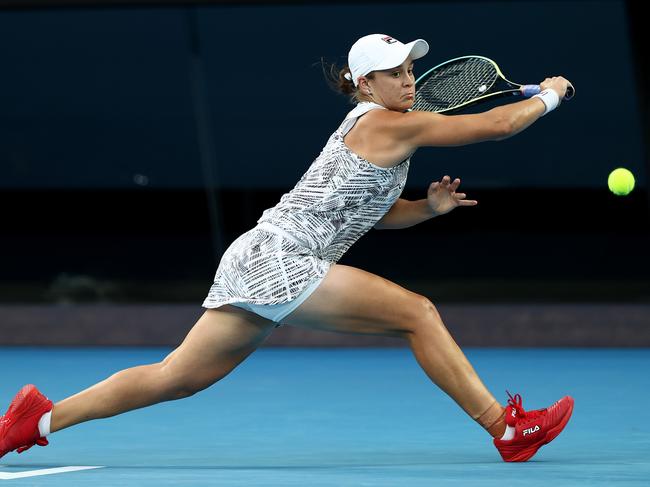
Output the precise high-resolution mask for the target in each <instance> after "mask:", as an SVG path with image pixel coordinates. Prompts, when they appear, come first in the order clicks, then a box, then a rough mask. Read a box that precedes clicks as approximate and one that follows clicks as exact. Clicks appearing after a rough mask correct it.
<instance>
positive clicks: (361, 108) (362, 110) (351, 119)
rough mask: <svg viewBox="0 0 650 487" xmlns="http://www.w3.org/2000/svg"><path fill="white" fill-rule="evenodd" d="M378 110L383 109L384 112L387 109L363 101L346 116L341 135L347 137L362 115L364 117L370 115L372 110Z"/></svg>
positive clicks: (341, 126)
mask: <svg viewBox="0 0 650 487" xmlns="http://www.w3.org/2000/svg"><path fill="white" fill-rule="evenodd" d="M377 108H381V109H382V110H385V109H386V108H385V107H383V106H381V105H380V104H378V103H374V102H371V101H363V102H361V103H359V104H358V105H357V106H356V107H354V108H353V109H352V110H351V111H350V112H349V113H348V114H347V115H346V116H345V119H344V120H343V123H341V125H340V126H339V131H340V132H341V135H342V136H343V137H345V135H346V134H347V133H348V132H349V131H350V130H352V127H354V124H355V123H357V120H358V119H359V117H360V116H361V115H364V114H366V113H368V112H369V111H370V110H375V109H377Z"/></svg>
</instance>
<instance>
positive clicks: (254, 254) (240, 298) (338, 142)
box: [203, 102, 410, 308]
mask: <svg viewBox="0 0 650 487" xmlns="http://www.w3.org/2000/svg"><path fill="white" fill-rule="evenodd" d="M374 109H383V107H382V106H381V105H378V104H375V103H368V102H366V103H360V104H359V105H357V107H356V108H355V109H353V110H352V111H351V112H350V113H349V114H348V115H347V117H346V118H345V120H344V121H343V123H342V124H341V125H340V127H339V128H338V129H337V130H336V132H334V133H333V134H332V135H331V136H330V138H329V140H328V141H327V144H326V145H325V147H324V148H323V150H322V151H321V153H320V155H319V156H318V157H317V158H316V159H315V160H314V162H313V163H312V164H311V166H310V167H309V169H308V170H307V172H306V173H305V174H304V175H303V176H302V178H301V179H300V181H298V183H297V184H296V186H295V187H294V188H293V189H292V190H291V191H290V192H289V193H286V194H284V195H283V196H282V198H281V199H280V202H279V203H278V204H277V205H276V206H274V207H273V208H269V209H267V210H265V211H264V213H263V214H262V216H261V218H260V219H259V220H258V221H257V223H258V225H257V226H256V227H255V228H253V229H252V230H249V231H248V232H246V233H244V234H243V235H241V236H240V237H239V238H237V239H236V240H235V241H234V242H233V243H232V244H231V245H230V247H228V249H227V250H226V252H225V253H224V254H223V256H222V258H221V262H220V263H219V267H218V269H217V272H216V274H215V278H214V284H213V285H212V287H211V288H210V291H209V293H208V296H207V298H206V299H205V301H204V303H203V306H204V307H206V308H217V307H219V306H222V305H224V304H228V303H235V302H247V303H251V304H257V305H264V304H269V305H270V304H281V303H286V302H289V301H291V300H293V299H295V298H296V297H297V296H298V295H299V294H300V293H301V292H302V291H303V290H304V289H305V288H306V287H307V286H309V284H310V283H312V282H313V281H314V280H316V279H319V278H322V277H323V276H324V275H325V274H326V273H327V271H328V269H329V268H330V266H331V265H332V264H334V263H336V262H337V261H338V260H339V259H340V258H341V257H342V256H343V254H344V253H345V252H346V251H347V250H348V249H349V248H350V246H352V244H354V243H355V242H356V241H357V240H358V239H359V238H360V237H361V236H363V235H364V234H365V233H366V232H368V231H369V230H370V229H371V228H372V227H373V226H374V225H375V224H376V223H377V222H378V221H379V220H380V219H381V218H382V217H383V216H384V215H385V214H386V213H387V212H388V210H389V209H390V208H391V206H393V204H394V203H395V201H396V200H397V199H398V198H399V196H400V194H401V193H402V190H403V189H404V185H405V183H406V177H407V173H408V168H409V163H410V159H406V160H404V161H403V162H401V163H400V164H398V165H396V166H394V167H390V168H384V167H380V166H376V165H374V164H372V163H370V162H368V161H366V160H365V159H363V158H361V157H360V156H358V155H357V154H355V153H354V152H352V151H351V150H350V149H349V148H348V147H347V146H346V145H345V144H344V142H343V138H344V137H345V135H346V134H347V133H348V132H349V131H350V129H351V128H352V127H353V126H354V123H355V122H356V121H357V119H358V118H359V117H360V116H361V115H363V114H364V113H367V112H368V111H370V110H374Z"/></svg>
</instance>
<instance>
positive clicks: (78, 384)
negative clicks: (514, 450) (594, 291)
mask: <svg viewBox="0 0 650 487" xmlns="http://www.w3.org/2000/svg"><path fill="white" fill-rule="evenodd" d="M168 351H169V350H168V349H166V348H38V349H37V348H3V349H0V365H1V366H2V370H3V371H4V372H5V373H4V377H3V380H2V390H1V391H0V400H1V401H2V403H3V404H8V402H9V401H10V400H11V397H12V396H13V394H14V393H15V392H16V390H17V389H18V388H19V387H20V386H21V385H23V384H24V383H29V382H33V383H35V384H36V385H38V386H39V388H41V390H42V391H43V392H44V393H45V394H47V395H48V396H49V397H50V398H51V399H52V400H54V401H55V402H56V401H58V400H59V399H61V398H63V397H65V396H68V395H70V394H72V393H75V392H77V391H78V390H80V389H81V388H85V387H87V386H90V385H91V384H93V383H95V382H97V381H98V380H101V379H102V378H104V377H106V376H108V375H110V374H112V373H113V372H115V371H117V370H119V369H122V368H125V367H130V366H133V365H137V364H142V363H148V362H154V361H159V360H160V359H161V358H163V357H164V356H165V354H166V353H168ZM467 354H468V357H469V359H470V361H471V362H472V363H473V365H474V366H475V368H476V369H477V370H478V372H479V374H480V375H481V376H482V378H483V380H484V381H485V382H486V384H487V385H488V387H489V388H490V389H492V390H493V391H494V392H495V394H496V395H497V397H498V398H500V399H502V398H503V397H504V396H505V391H504V389H505V388H506V387H507V388H508V389H509V390H510V391H511V392H513V393H514V392H519V393H521V394H522V396H523V397H524V407H526V408H530V409H535V408H539V407H546V406H547V405H549V404H550V403H551V402H552V401H554V400H556V399H558V398H560V397H561V396H563V395H565V394H570V395H572V396H573V397H574V398H575V400H576V407H575V411H574V414H573V417H572V419H571V421H570V422H569V424H568V426H567V428H566V429H565V431H564V432H563V433H562V435H561V436H560V437H559V438H558V439H557V440H555V441H554V442H553V443H551V444H550V445H547V446H546V447H544V448H542V449H541V450H540V452H539V453H538V454H537V455H536V456H535V457H534V458H533V459H532V460H531V461H529V462H527V463H525V464H506V463H503V462H502V461H501V459H500V457H499V455H498V453H497V451H496V449H495V448H494V447H493V446H492V445H491V442H490V439H489V438H488V436H487V434H486V433H485V432H484V431H483V430H482V429H481V428H480V427H479V426H478V425H476V424H473V423H472V421H471V420H469V419H468V418H467V417H466V416H465V415H464V413H463V412H462V411H461V410H460V409H459V408H458V407H457V406H456V405H455V404H454V403H453V402H452V401H451V400H450V399H449V398H448V397H446V396H445V395H444V394H443V393H442V392H441V391H440V390H439V389H438V388H437V387H435V386H433V385H432V384H431V383H430V382H429V380H428V379H427V378H426V376H425V375H424V373H423V372H422V371H421V370H420V369H419V367H418V366H417V364H416V362H415V360H414V359H413V358H412V356H411V353H410V351H409V350H407V349H400V348H390V349H277V348H263V349H261V350H258V351H257V352H256V353H255V354H254V355H253V356H252V357H250V358H249V359H248V360H247V361H245V362H244V363H243V364H242V365H241V366H240V367H239V368H238V369H236V370H235V371H234V372H233V373H232V374H231V375H229V376H228V377H226V378H225V379H224V380H222V381H221V382H219V383H217V384H216V385H214V386H213V387H211V388H209V389H207V390H205V391H203V392H202V393H199V394H197V395H195V396H193V397H191V398H188V399H184V400H181V401H176V402H170V403H164V404H160V405H157V406H153V407H150V408H147V409H143V410H138V411H134V412H131V413H127V414H124V415H121V416H118V417H114V418H110V419H106V420H100V421H94V422H89V423H85V424H81V425H78V426H76V427H73V428H70V429H67V430H64V431H61V432H59V433H55V434H53V435H52V436H50V437H49V439H50V446H47V447H45V448H40V447H33V448H32V449H31V450H29V451H28V452H26V453H23V454H21V455H17V454H15V453H10V454H9V455H7V456H5V457H4V458H2V459H1V460H0V464H2V468H0V473H2V474H7V473H12V474H15V473H19V472H25V471H30V470H37V469H48V468H58V467H66V466H101V467H103V468H98V469H93V470H85V471H72V472H67V473H58V474H52V475H45V476H37V477H26V478H18V479H13V480H11V479H8V480H5V481H6V482H7V483H8V484H12V485H65V486H76V485H91V484H92V485H94V486H104V485H105V486H114V485H142V486H149V485H151V486H153V485H156V486H159V485H228V486H238V485H246V486H251V485H260V486H262V485H263V486H289V485H314V486H320V485H322V486H333V485H337V486H339V485H341V486H343V485H345V486H348V485H349V486H360V485H368V486H370V485H372V486H395V485H407V486H416V485H427V486H429V485H468V486H471V485H503V484H504V483H510V482H525V483H526V485H530V486H537V485H539V486H542V485H543V486H547V485H550V484H556V485H603V486H605V485H612V483H614V482H621V483H625V485H647V484H648V478H650V434H649V433H650V425H648V422H647V421H646V420H645V418H644V415H643V411H644V404H646V403H647V402H648V400H649V399H650V392H649V390H650V378H649V377H648V370H650V351H649V350H647V349H468V350H467Z"/></svg>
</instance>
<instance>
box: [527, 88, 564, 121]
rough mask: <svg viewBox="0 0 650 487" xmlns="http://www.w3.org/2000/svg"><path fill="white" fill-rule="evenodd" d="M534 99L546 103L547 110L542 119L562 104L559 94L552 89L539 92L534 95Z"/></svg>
mask: <svg viewBox="0 0 650 487" xmlns="http://www.w3.org/2000/svg"><path fill="white" fill-rule="evenodd" d="M533 98H539V99H540V100H542V101H543V102H544V106H545V107H546V110H544V113H542V117H543V116H544V115H546V114H547V113H548V112H552V111H553V110H555V109H556V108H557V106H558V105H559V104H560V97H559V96H558V94H557V92H556V91H555V90H552V89H551V88H548V89H546V90H544V91H541V92H539V93H538V94H536V95H534V96H533Z"/></svg>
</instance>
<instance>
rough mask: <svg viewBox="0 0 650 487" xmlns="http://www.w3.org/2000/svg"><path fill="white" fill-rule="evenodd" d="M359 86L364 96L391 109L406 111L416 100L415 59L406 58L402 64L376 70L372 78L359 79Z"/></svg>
mask: <svg viewBox="0 0 650 487" xmlns="http://www.w3.org/2000/svg"><path fill="white" fill-rule="evenodd" d="M359 88H360V90H361V93H362V94H363V95H365V96H364V98H366V97H367V98H368V99H370V100H372V101H374V102H376V103H379V104H380V105H382V106H384V107H386V108H388V109H389V110H396V111H400V112H404V111H406V110H408V109H409V108H411V107H412V106H413V103H414V101H415V76H414V75H413V61H412V60H411V58H410V57H408V58H406V61H404V62H403V63H402V64H401V65H399V66H397V67H395V68H391V69H385V70H382V71H374V76H373V78H372V79H369V78H365V77H362V78H360V79H359Z"/></svg>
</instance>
